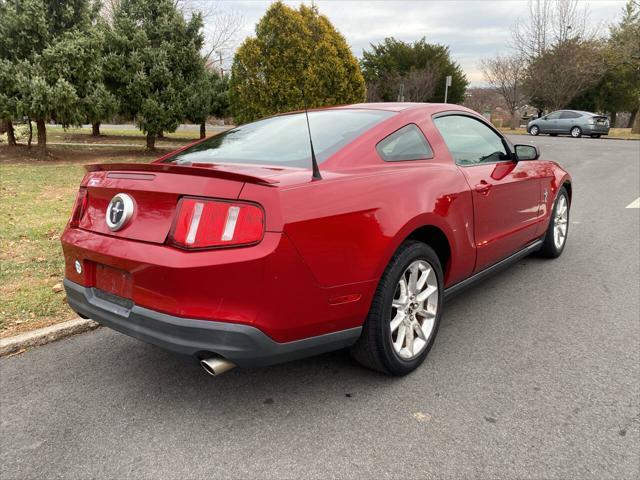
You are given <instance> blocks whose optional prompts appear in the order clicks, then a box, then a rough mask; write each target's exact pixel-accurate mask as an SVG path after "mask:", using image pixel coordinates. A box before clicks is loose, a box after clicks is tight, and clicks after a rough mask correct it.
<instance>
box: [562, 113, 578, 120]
mask: <svg viewBox="0 0 640 480" xmlns="http://www.w3.org/2000/svg"><path fill="white" fill-rule="evenodd" d="M580 117H581V115H580V114H579V113H576V112H562V115H560V119H562V120H564V119H569V118H580Z"/></svg>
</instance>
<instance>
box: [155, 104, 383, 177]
mask: <svg viewBox="0 0 640 480" xmlns="http://www.w3.org/2000/svg"><path fill="white" fill-rule="evenodd" d="M392 115H394V112H389V111H385V110H362V109H352V110H349V109H341V110H321V111H315V112H309V125H310V126H311V135H312V138H313V148H314V150H315V153H316V159H317V161H318V163H322V162H323V161H325V160H326V159H327V158H329V157H330V156H331V155H333V154H334V153H336V152H337V151H338V150H340V149H341V148H342V147H344V146H345V145H347V144H348V143H350V142H352V141H353V140H355V139H356V138H357V137H358V136H360V135H362V134H363V133H364V132H366V131H367V130H369V129H370V128H371V127H373V126H374V125H375V124H377V123H379V122H381V121H382V120H384V119H386V118H389V117H390V116H392ZM164 162H165V163H176V164H178V165H185V164H187V165H188V164H191V163H253V164H268V165H277V166H288V167H310V166H311V150H310V147H309V133H308V131H307V122H306V119H305V115H304V113H292V114H288V115H280V116H277V117H271V118H266V119H264V120H259V121H257V122H253V123H248V124H246V125H242V126H240V127H237V128H234V129H232V130H229V131H227V132H224V133H221V134H220V135H216V136H215V137H211V138H210V139H208V140H205V141H204V142H202V143H199V144H197V145H194V146H193V147H190V148H187V149H186V150H183V151H182V152H180V153H178V154H177V155H175V156H173V157H170V158H168V159H167V160H165V161H164Z"/></svg>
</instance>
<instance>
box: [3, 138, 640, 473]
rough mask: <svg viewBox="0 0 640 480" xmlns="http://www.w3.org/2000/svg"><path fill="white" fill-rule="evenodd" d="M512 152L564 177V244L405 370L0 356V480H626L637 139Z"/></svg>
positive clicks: (83, 340)
mask: <svg viewBox="0 0 640 480" xmlns="http://www.w3.org/2000/svg"><path fill="white" fill-rule="evenodd" d="M513 140H514V142H517V143H525V142H526V143H529V142H531V143H535V144H536V145H538V146H539V147H540V148H541V149H542V152H543V157H545V158H554V159H557V160H558V161H559V163H560V164H562V165H563V166H564V167H566V168H568V169H569V170H570V171H571V172H572V174H573V177H574V187H573V192H574V193H573V208H572V213H571V225H570V232H569V239H568V244H567V247H566V250H565V252H564V254H563V256H562V257H560V258H559V259H557V260H553V261H550V260H544V259H540V258H535V257H529V258H526V259H524V260H522V261H521V262H519V263H518V264H517V265H515V266H513V267H512V268H510V269H508V270H506V271H504V272H502V273H500V274H498V275H497V276H494V277H492V278H491V279H489V280H487V281H485V282H484V283H483V284H481V285H479V286H477V287H475V288H473V289H470V290H468V291H466V292H465V293H463V294H462V295H460V296H458V297H456V298H455V299H453V300H451V301H450V302H449V303H448V304H447V306H446V312H445V314H444V317H443V323H442V326H441V329H440V332H439V336H438V338H437V340H436V343H435V345H434V348H433V349H432V351H431V353H430V355H429V357H428V359H427V362H426V363H425V364H424V365H423V366H422V367H421V368H420V369H419V370H417V371H416V372H414V373H413V374H411V375H409V376H406V377H404V378H389V377H386V376H383V375H379V374H377V373H374V372H370V371H368V370H365V369H363V368H361V367H359V366H358V365H356V364H355V363H353V362H352V361H351V360H350V359H349V357H348V355H346V354H345V353H344V352H336V353H331V354H327V355H323V356H320V357H316V358H310V359H306V360H301V361H297V362H292V363H289V364H285V365H279V366H275V367H271V368H264V369H252V370H246V369H235V370H233V371H231V372H229V373H227V374H224V375H222V376H220V377H216V378H212V377H209V376H207V375H206V374H205V373H204V372H203V371H202V370H201V369H200V367H199V366H197V365H196V364H194V363H191V362H190V361H187V360H184V359H182V358H180V357H178V356H175V355H173V354H170V353H167V352H164V351H162V350H160V349H157V348H155V347H152V346H149V345H146V344H143V343H140V342H138V341H136V340H133V339H131V338H128V337H126V336H124V335H121V334H119V333H116V332H113V331H111V330H108V329H105V328H103V329H99V330H96V331H94V332H91V333H86V334H82V335H78V336H76V337H72V338H69V339H67V340H63V341H60V342H57V343H53V344H50V345H47V346H44V347H39V348H36V349H33V350H31V351H28V352H26V353H24V354H22V355H19V356H15V357H11V358H5V359H1V360H0V373H1V375H0V407H1V411H0V414H1V424H0V468H1V470H0V477H1V478H2V479H14V478H16V479H18V478H19V479H25V478H34V479H35V478H38V479H41V478H78V479H80V478H118V479H124V478H136V479H140V478H166V479H186V478H243V479H246V478H278V479H282V478H317V479H325V478H497V477H499V478H513V479H516V478H518V479H522V478H557V479H566V478H580V479H587V478H592V479H602V478H619V479H629V478H638V475H640V295H639V294H640V291H639V290H640V285H639V282H640V280H639V279H640V241H639V238H640V210H638V209H637V208H635V209H634V208H626V206H627V205H629V204H631V203H632V202H633V201H635V200H636V199H637V198H638V197H640V142H632V141H611V140H595V139H590V138H582V139H572V138H561V137H556V138H552V137H535V138H534V137H524V136H514V137H513Z"/></svg>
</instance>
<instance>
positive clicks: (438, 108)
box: [318, 102, 477, 115]
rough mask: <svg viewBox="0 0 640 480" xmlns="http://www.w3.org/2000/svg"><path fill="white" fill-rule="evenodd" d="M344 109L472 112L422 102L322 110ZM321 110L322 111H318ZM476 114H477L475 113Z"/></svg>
mask: <svg viewBox="0 0 640 480" xmlns="http://www.w3.org/2000/svg"><path fill="white" fill-rule="evenodd" d="M344 109H362V110H387V111H392V112H403V111H405V110H418V109H424V110H428V111H433V112H439V111H445V110H460V111H471V110H469V109H467V108H465V107H462V106H460V105H456V104H453V103H420V102H371V103H353V104H351V105H337V106H332V107H325V108H323V109H322V110H344ZM318 110H320V109H318ZM473 113H476V115H477V112H473Z"/></svg>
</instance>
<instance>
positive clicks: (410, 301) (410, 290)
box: [390, 260, 439, 360]
mask: <svg viewBox="0 0 640 480" xmlns="http://www.w3.org/2000/svg"><path fill="white" fill-rule="evenodd" d="M438 301H439V291H438V279H437V277H436V273H435V270H434V269H433V267H432V266H431V264H429V262H427V261H425V260H416V261H415V262H413V263H412V264H411V265H409V266H408V267H407V269H406V270H405V271H404V272H403V274H402V275H401V276H400V280H399V281H398V285H397V287H396V291H395V294H394V297H393V302H392V304H391V306H392V308H391V324H390V331H391V342H392V344H393V349H394V350H395V352H396V354H397V355H398V356H399V357H400V358H402V359H403V360H412V359H414V358H416V357H417V356H418V355H420V353H421V352H422V351H423V350H424V349H425V347H426V346H427V344H428V343H429V339H430V336H431V334H432V333H433V330H434V327H435V321H436V314H437V312H438Z"/></svg>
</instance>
